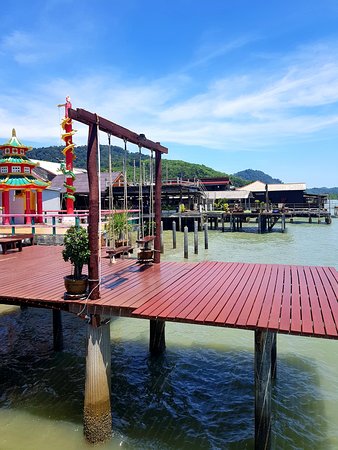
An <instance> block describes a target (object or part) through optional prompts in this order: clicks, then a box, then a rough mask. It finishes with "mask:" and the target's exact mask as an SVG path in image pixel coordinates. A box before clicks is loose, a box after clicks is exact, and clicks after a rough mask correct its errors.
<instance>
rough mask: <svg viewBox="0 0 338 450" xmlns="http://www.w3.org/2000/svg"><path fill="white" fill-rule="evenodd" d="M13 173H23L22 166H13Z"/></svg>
mask: <svg viewBox="0 0 338 450" xmlns="http://www.w3.org/2000/svg"><path fill="white" fill-rule="evenodd" d="M12 172H13V173H21V167H20V166H12Z"/></svg>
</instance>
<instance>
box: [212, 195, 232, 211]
mask: <svg viewBox="0 0 338 450" xmlns="http://www.w3.org/2000/svg"><path fill="white" fill-rule="evenodd" d="M215 209H217V210H219V211H225V212H227V211H228V210H229V204H228V202H227V199H226V198H219V199H217V200H215Z"/></svg>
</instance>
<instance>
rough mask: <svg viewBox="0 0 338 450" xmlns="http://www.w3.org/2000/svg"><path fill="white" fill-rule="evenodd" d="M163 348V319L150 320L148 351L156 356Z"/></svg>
mask: <svg viewBox="0 0 338 450" xmlns="http://www.w3.org/2000/svg"><path fill="white" fill-rule="evenodd" d="M164 350H165V321H164V320H150V340H149V351H150V353H151V354H152V355H153V356H158V355H160V354H161V353H163V352H164Z"/></svg>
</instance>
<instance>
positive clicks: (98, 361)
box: [84, 316, 112, 444]
mask: <svg viewBox="0 0 338 450" xmlns="http://www.w3.org/2000/svg"><path fill="white" fill-rule="evenodd" d="M87 339H88V341H87V357H86V383H85V401H84V435H85V438H86V439H87V441H88V442H90V443H92V444H96V443H100V442H105V441H107V440H108V439H110V438H111V435H112V418H111V406H110V378H111V373H110V367H111V356H110V333H109V323H102V324H101V323H100V317H99V316H93V317H92V322H91V324H89V325H88V338H87Z"/></svg>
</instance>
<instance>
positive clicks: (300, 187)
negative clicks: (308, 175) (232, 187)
mask: <svg viewBox="0 0 338 450" xmlns="http://www.w3.org/2000/svg"><path fill="white" fill-rule="evenodd" d="M305 189H306V184H305V183H283V184H268V191H270V192H274V191H305ZM238 190H249V191H251V192H265V183H262V182H261V181H254V182H253V183H250V184H247V185H246V186H243V187H240V188H238Z"/></svg>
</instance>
